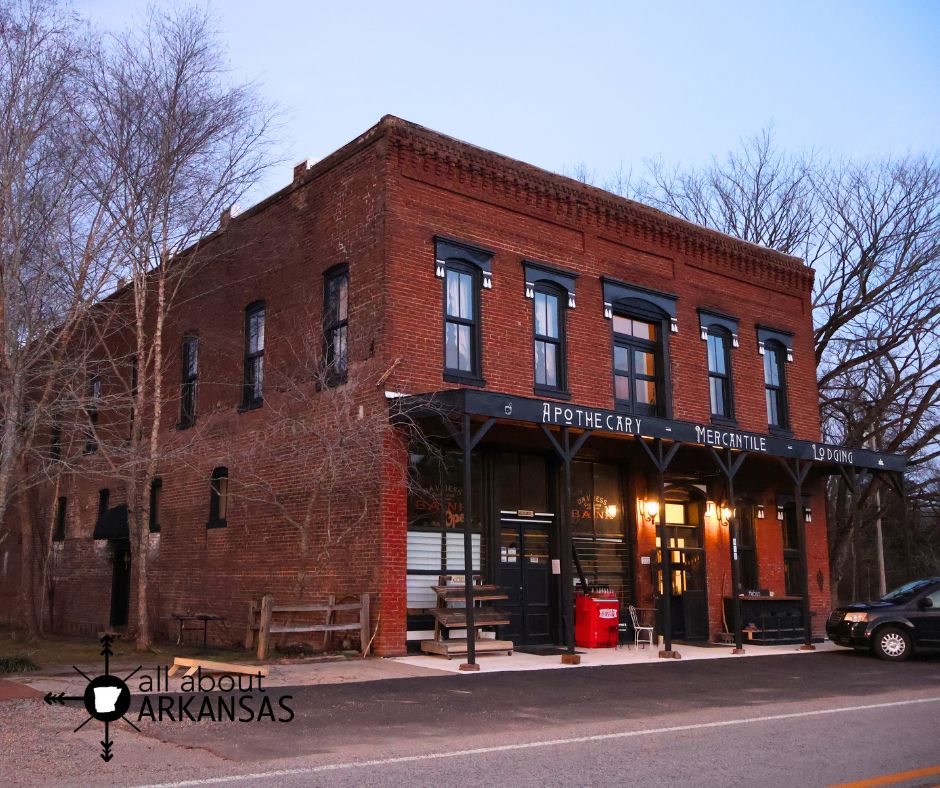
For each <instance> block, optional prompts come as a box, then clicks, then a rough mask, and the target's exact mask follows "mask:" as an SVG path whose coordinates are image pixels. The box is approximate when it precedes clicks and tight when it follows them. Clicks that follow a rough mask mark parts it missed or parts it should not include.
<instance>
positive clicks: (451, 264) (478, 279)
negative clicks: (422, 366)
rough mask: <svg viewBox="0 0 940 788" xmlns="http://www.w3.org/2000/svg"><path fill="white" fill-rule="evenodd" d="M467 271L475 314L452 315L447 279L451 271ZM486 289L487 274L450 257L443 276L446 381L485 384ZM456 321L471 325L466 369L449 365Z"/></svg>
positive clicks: (459, 324)
mask: <svg viewBox="0 0 940 788" xmlns="http://www.w3.org/2000/svg"><path fill="white" fill-rule="evenodd" d="M452 272H453V273H457V274H463V275H467V276H469V277H470V284H471V294H470V306H471V309H472V310H473V316H472V318H470V319H467V318H462V317H459V316H455V315H451V314H449V312H448V311H447V280H448V276H449V275H450V274H451V273H452ZM482 289H483V275H482V273H481V271H480V269H479V268H478V267H477V266H476V265H474V264H473V263H470V262H467V261H464V260H461V259H457V258H452V259H449V260H447V262H446V264H445V265H444V277H443V304H442V311H443V316H444V335H443V348H442V349H443V355H444V380H446V381H448V382H450V383H462V384H465V385H468V386H484V385H486V382H485V381H484V380H483V372H482V370H483V348H482V345H483V342H482V322H483V321H482V315H481V314H480V305H481V298H480V291H481V290H482ZM450 324H453V325H457V326H468V327H469V328H470V343H471V345H472V347H471V349H470V362H471V368H470V370H462V369H459V368H453V367H448V366H447V327H448V325H450Z"/></svg>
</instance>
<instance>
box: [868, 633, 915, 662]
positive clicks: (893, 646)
mask: <svg viewBox="0 0 940 788" xmlns="http://www.w3.org/2000/svg"><path fill="white" fill-rule="evenodd" d="M873 647H874V649H875V654H876V655H877V656H879V657H880V658H881V659H887V660H892V661H897V660H902V659H907V658H908V657H909V656H910V655H911V638H910V635H908V634H907V632H905V631H904V630H903V629H898V628H897V627H883V628H882V629H879V630H878V631H877V632H876V633H875V639H874V643H873Z"/></svg>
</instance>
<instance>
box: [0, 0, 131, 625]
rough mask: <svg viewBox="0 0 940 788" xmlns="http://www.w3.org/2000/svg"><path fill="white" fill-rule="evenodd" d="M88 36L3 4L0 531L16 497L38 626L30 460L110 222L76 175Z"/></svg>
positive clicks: (26, 581) (104, 254)
mask: <svg viewBox="0 0 940 788" xmlns="http://www.w3.org/2000/svg"><path fill="white" fill-rule="evenodd" d="M93 44H94V39H93V37H92V36H91V35H90V34H89V33H88V31H87V30H85V29H84V28H83V27H82V25H81V24H80V22H79V21H78V20H77V19H76V18H75V17H74V16H73V15H71V14H70V13H68V12H67V11H66V10H64V9H62V8H61V7H60V6H59V5H58V4H56V3H55V2H52V1H51V0H23V1H22V2H15V3H4V4H2V5H0V332H2V343H0V413H2V416H3V418H2V424H0V532H2V529H3V528H4V527H5V526H9V525H10V524H11V522H12V519H11V518H10V517H8V514H9V511H10V507H11V503H12V502H14V501H17V502H18V504H19V509H20V511H19V516H18V520H19V523H20V528H21V599H20V607H21V613H22V618H23V619H24V623H25V624H26V627H27V629H28V631H29V632H30V633H31V634H35V633H36V632H37V631H38V628H39V624H40V622H39V618H38V616H37V614H36V605H35V600H34V591H35V585H34V571H33V570H34V565H35V557H36V556H35V555H34V552H33V547H34V543H35V539H34V537H35V536H36V534H34V533H33V529H32V523H31V519H32V518H31V513H30V499H29V497H28V496H26V495H25V492H26V490H28V489H29V488H30V487H31V486H33V485H34V484H35V483H36V482H37V481H38V480H41V479H42V478H44V476H43V473H42V472H41V471H42V469H40V471H39V472H37V469H36V467H32V466H31V465H30V463H29V462H28V458H29V456H30V454H31V452H32V451H33V450H34V449H35V446H36V443H37V441H39V440H42V441H45V440H46V439H47V438H48V435H49V425H50V422H51V420H52V415H51V414H53V413H55V412H56V410H57V409H58V408H59V406H60V403H59V397H60V382H61V378H62V374H63V370H64V369H65V367H66V366H67V365H68V364H69V363H71V362H70V361H69V360H68V354H67V352H66V351H67V348H68V347H69V345H70V344H71V342H72V340H73V338H74V335H75V333H76V330H77V328H78V326H79V325H80V323H81V321H82V319H83V316H84V314H85V311H86V309H87V308H88V306H89V304H91V303H93V302H94V301H95V299H97V298H98V297H99V296H100V295H101V293H102V291H103V290H104V288H106V287H107V285H108V282H109V278H110V273H111V270H112V262H113V255H112V254H111V251H112V250H111V245H112V240H113V227H112V225H111V224H110V222H109V221H108V217H107V216H106V214H105V212H104V211H103V210H102V208H101V205H100V202H98V198H99V197H100V196H101V195H107V194H108V190H109V179H108V178H104V179H103V180H102V182H101V183H100V184H99V185H100V192H99V194H97V195H95V196H94V199H92V195H91V194H90V193H89V191H88V189H87V182H86V181H85V179H84V174H85V167H84V164H83V157H84V155H85V143H86V142H87V140H86V139H85V138H83V137H82V135H81V134H80V133H78V132H77V130H78V129H82V128H90V122H91V121H92V118H91V117H90V116H89V115H88V107H87V105H85V104H84V103H83V101H82V92H81V89H80V85H81V83H82V79H83V75H84V73H85V71H86V69H87V67H88V57H87V53H88V51H89V50H90V48H91V47H92V46H93Z"/></svg>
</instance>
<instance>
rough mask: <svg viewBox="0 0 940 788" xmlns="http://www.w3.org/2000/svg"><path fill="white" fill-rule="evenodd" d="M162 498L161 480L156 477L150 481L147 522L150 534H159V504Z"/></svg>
mask: <svg viewBox="0 0 940 788" xmlns="http://www.w3.org/2000/svg"><path fill="white" fill-rule="evenodd" d="M162 498H163V479H161V478H160V477H159V476H157V477H156V478H155V479H152V480H151V481H150V512H149V516H148V518H147V522H148V525H149V528H150V533H152V534H158V533H160V503H161V499H162Z"/></svg>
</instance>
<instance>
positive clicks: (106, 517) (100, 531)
mask: <svg viewBox="0 0 940 788" xmlns="http://www.w3.org/2000/svg"><path fill="white" fill-rule="evenodd" d="M129 536H130V531H129V529H128V527H127V504H123V503H122V504H121V505H120V506H114V507H112V508H111V509H108V510H106V511H105V513H104V514H102V515H101V517H99V518H98V521H97V522H96V523H95V533H94V536H93V537H92V538H93V539H127V538H128V537H129Z"/></svg>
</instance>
